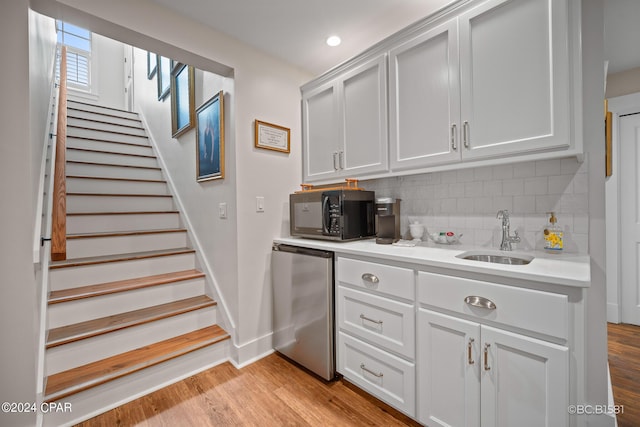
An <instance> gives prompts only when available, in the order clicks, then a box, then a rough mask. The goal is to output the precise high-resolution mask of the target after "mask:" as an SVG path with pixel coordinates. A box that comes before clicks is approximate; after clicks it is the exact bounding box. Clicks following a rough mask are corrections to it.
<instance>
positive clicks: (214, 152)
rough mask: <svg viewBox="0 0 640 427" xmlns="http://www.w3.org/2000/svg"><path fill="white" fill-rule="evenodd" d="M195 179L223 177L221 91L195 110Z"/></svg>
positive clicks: (206, 179)
mask: <svg viewBox="0 0 640 427" xmlns="http://www.w3.org/2000/svg"><path fill="white" fill-rule="evenodd" d="M196 128H197V133H196V180H197V181H198V182H202V181H208V180H212V179H223V178H224V94H223V92H222V91H220V92H218V93H217V94H215V95H214V96H213V97H212V98H211V99H209V100H208V101H207V102H205V103H204V104H202V105H201V106H200V107H198V109H197V110H196Z"/></svg>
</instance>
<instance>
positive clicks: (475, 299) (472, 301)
mask: <svg viewBox="0 0 640 427" xmlns="http://www.w3.org/2000/svg"><path fill="white" fill-rule="evenodd" d="M464 302H465V303H467V304H469V305H472V306H474V307H481V308H486V309H489V310H495V309H496V308H497V306H496V305H495V303H494V302H493V301H491V300H490V299H487V298H485V297H479V296H475V295H470V296H468V297H466V298H465V299H464Z"/></svg>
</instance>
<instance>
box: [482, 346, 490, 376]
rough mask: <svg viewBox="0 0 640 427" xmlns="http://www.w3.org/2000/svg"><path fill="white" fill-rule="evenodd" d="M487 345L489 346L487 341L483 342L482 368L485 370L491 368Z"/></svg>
mask: <svg viewBox="0 0 640 427" xmlns="http://www.w3.org/2000/svg"><path fill="white" fill-rule="evenodd" d="M489 347H491V344H488V343H485V344H484V370H485V371H490V370H491V366H489Z"/></svg>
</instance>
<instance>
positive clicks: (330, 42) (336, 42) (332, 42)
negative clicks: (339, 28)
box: [327, 36, 342, 47]
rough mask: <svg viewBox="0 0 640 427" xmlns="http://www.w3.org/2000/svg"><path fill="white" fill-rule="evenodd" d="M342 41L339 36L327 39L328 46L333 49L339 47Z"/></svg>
mask: <svg viewBox="0 0 640 427" xmlns="http://www.w3.org/2000/svg"><path fill="white" fill-rule="evenodd" d="M341 42H342V40H340V37H338V36H331V37H329V38H328V39H327V44H328V45H329V46H331V47H334V46H338V45H339V44H340V43H341Z"/></svg>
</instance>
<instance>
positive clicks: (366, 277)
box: [362, 273, 380, 285]
mask: <svg viewBox="0 0 640 427" xmlns="http://www.w3.org/2000/svg"><path fill="white" fill-rule="evenodd" d="M362 280H364V281H365V282H369V283H373V284H374V285H375V284H377V283H378V282H380V279H378V276H376V275H375V274H371V273H364V274H363V275H362Z"/></svg>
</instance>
